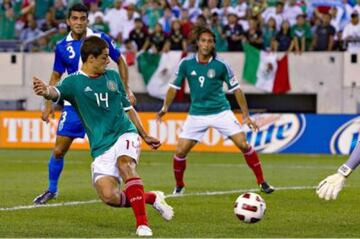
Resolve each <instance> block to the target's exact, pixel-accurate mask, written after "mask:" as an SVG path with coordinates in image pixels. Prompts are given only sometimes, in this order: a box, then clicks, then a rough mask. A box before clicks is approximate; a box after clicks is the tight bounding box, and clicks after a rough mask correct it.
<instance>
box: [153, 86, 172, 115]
mask: <svg viewBox="0 0 360 239" xmlns="http://www.w3.org/2000/svg"><path fill="white" fill-rule="evenodd" d="M175 96H176V89H175V88H174V87H171V86H170V87H169V89H168V91H167V92H166V96H165V99H164V103H163V106H162V107H161V110H160V111H159V112H158V113H157V116H156V119H157V120H158V121H160V120H161V118H162V117H163V116H164V115H165V114H166V113H167V112H168V110H169V107H170V105H171V103H172V102H173V101H174V99H175Z"/></svg>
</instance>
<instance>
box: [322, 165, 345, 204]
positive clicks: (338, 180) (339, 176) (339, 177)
mask: <svg viewBox="0 0 360 239" xmlns="http://www.w3.org/2000/svg"><path fill="white" fill-rule="evenodd" d="M351 172H352V169H351V168H349V167H348V166H347V165H345V164H343V165H342V166H341V167H340V168H339V169H338V171H337V173H335V174H333V175H330V176H328V177H327V178H325V179H324V180H323V181H321V182H320V183H319V185H318V187H317V189H316V193H317V195H318V196H319V198H322V199H325V200H330V199H334V200H335V199H336V198H337V196H338V194H339V192H340V191H341V190H342V188H343V187H344V185H345V181H346V178H347V177H348V176H349V175H350V174H351Z"/></svg>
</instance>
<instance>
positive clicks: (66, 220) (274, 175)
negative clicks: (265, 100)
mask: <svg viewBox="0 0 360 239" xmlns="http://www.w3.org/2000/svg"><path fill="white" fill-rule="evenodd" d="M49 153H50V151H49V150H0V182H1V184H0V237H135V220H134V217H133V214H132V211H131V209H127V208H126V209H124V208H111V207H108V206H106V205H105V204H102V203H100V202H99V201H98V200H97V199H98V198H97V196H96V193H95V190H94V188H93V187H92V185H91V177H90V163H91V158H90V156H89V152H87V151H70V152H69V154H68V155H67V157H66V159H65V167H64V171H63V175H62V178H61V181H60V185H59V192H60V195H59V197H58V198H57V199H56V200H54V201H52V202H51V204H56V205H58V206H54V207H41V208H28V209H26V208H25V209H21V208H19V207H20V206H30V205H32V200H33V198H34V197H35V196H36V195H38V194H39V193H41V192H42V191H43V190H44V189H46V187H47V160H48V156H49ZM172 154H173V153H170V152H143V153H142V156H141V162H140V165H139V167H138V171H139V173H140V175H141V176H142V178H143V181H144V184H145V190H147V191H150V190H162V191H164V192H165V193H166V194H170V193H171V192H172V190H173V186H174V180H173V175H172V160H171V157H172ZM260 156H261V158H262V165H263V169H264V172H265V176H266V178H267V180H268V181H269V182H270V183H271V184H272V185H274V186H275V187H277V188H279V189H281V190H278V191H276V192H275V193H273V194H271V195H264V194H261V195H262V196H263V198H264V199H265V201H266V204H267V211H266V214H265V217H264V218H263V220H262V221H260V222H259V223H256V224H251V225H250V224H244V223H242V222H240V221H239V220H238V219H237V218H236V217H235V215H234V213H233V205H234V201H235V199H236V198H237V197H238V195H239V194H241V190H245V191H246V190H249V189H257V185H256V184H255V177H254V176H253V174H252V172H251V171H250V169H248V167H247V165H246V164H245V161H244V159H243V157H242V155H241V154H232V153H191V154H190V155H189V157H188V167H187V171H186V174H185V182H186V184H187V187H186V193H187V194H188V196H184V197H176V198H174V197H170V198H168V199H167V201H168V203H169V204H171V205H172V206H173V207H174V210H175V216H174V219H173V220H172V221H170V222H166V221H164V220H163V219H162V218H161V217H160V215H159V214H158V213H157V212H156V211H155V210H154V209H153V208H152V207H150V206H147V212H148V217H149V222H150V225H151V228H152V229H153V232H154V237H171V238H183V237H186V238H189V237H192V238H194V237H195V238H198V237H199V238H209V237H222V238H224V237H226V238H235V237H247V238H249V237H272V238H274V237H276V238H279V237H287V238H289V237H299V238H300V237H302V238H309V237H311V238H313V237H322V238H325V237H326V238H328V237H359V236H360V190H359V189H360V172H359V171H355V172H354V173H353V174H352V175H351V177H350V178H349V180H348V181H347V184H346V185H347V187H346V188H345V189H344V190H343V191H342V192H341V194H340V196H339V198H338V200H336V201H331V202H326V201H322V200H320V199H318V198H317V196H316V194H315V190H314V188H313V187H314V186H315V185H317V183H318V182H319V181H320V180H321V179H323V178H324V177H325V176H327V175H329V174H332V173H334V172H335V171H336V169H337V167H338V166H339V165H340V164H342V163H343V162H345V160H346V157H342V156H323V155H313V156H308V155H280V154H268V155H260ZM296 187H299V188H296ZM234 190H236V191H238V192H233V191H234ZM206 192H209V193H208V194H206ZM209 194H211V195H209ZM94 200H95V201H94ZM71 202H77V203H74V205H68V204H70V203H71ZM62 203H64V204H65V205H63V204H62ZM82 203H83V204H82ZM14 209H17V210H14Z"/></svg>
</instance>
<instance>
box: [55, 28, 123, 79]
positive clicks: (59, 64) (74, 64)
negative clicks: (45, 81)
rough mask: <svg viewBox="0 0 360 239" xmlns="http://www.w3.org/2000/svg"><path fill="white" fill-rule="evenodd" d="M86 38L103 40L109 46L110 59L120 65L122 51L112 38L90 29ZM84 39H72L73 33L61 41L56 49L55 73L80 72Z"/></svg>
mask: <svg viewBox="0 0 360 239" xmlns="http://www.w3.org/2000/svg"><path fill="white" fill-rule="evenodd" d="M86 36H87V37H89V36H98V37H100V38H101V39H104V40H105V41H106V42H107V43H108V45H109V54H110V58H111V59H112V60H113V61H114V62H116V63H118V61H119V59H120V56H121V54H120V50H119V49H118V48H117V47H116V45H115V43H114V41H112V40H111V38H110V37H109V36H108V35H106V34H105V33H102V32H94V31H92V30H91V29H90V28H88V29H87V31H86ZM82 42H83V39H81V40H74V39H73V38H72V37H71V33H69V34H68V35H67V37H66V38H64V39H63V40H62V41H60V42H59V43H58V44H57V45H56V49H55V62H54V67H53V71H56V72H58V73H60V74H63V73H65V71H66V72H67V73H68V74H71V73H74V72H76V71H78V70H79V69H80V67H81V65H82V61H81V57H80V48H81V44H82Z"/></svg>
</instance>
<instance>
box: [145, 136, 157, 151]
mask: <svg viewBox="0 0 360 239" xmlns="http://www.w3.org/2000/svg"><path fill="white" fill-rule="evenodd" d="M143 140H144V141H145V143H146V144H147V145H149V146H150V147H151V148H152V149H158V148H159V147H160V146H161V143H160V140H158V139H157V138H154V137H152V136H148V135H147V136H145V137H144V138H143Z"/></svg>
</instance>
